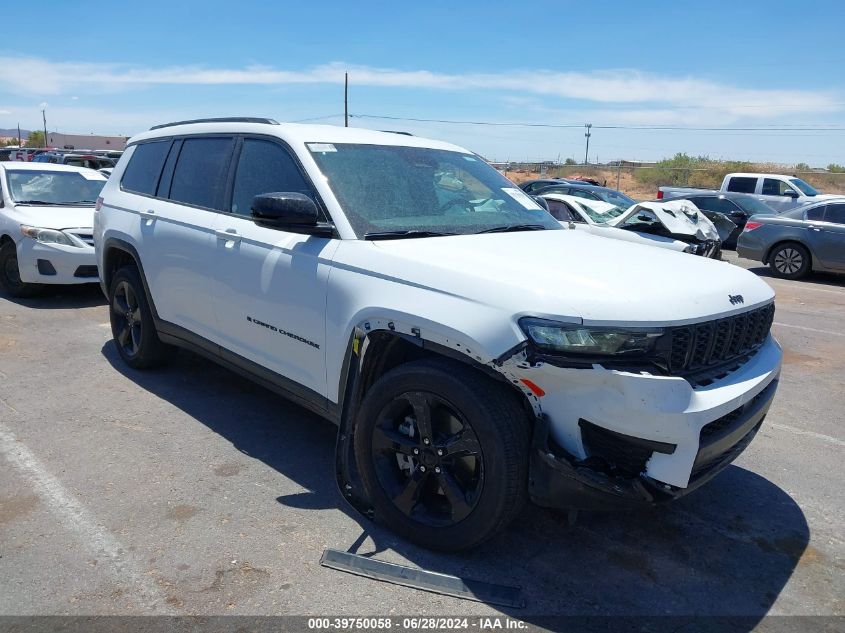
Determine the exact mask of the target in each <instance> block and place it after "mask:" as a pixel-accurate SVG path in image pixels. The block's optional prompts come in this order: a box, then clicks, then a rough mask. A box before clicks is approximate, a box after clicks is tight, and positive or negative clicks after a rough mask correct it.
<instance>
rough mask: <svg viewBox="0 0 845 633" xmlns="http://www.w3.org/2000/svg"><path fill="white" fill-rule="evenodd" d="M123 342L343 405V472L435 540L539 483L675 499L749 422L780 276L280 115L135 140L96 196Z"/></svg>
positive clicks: (762, 379) (431, 148)
mask: <svg viewBox="0 0 845 633" xmlns="http://www.w3.org/2000/svg"><path fill="white" fill-rule="evenodd" d="M94 226H95V234H94V239H95V243H96V249H97V256H98V262H99V266H100V271H101V283H102V286H103V289H104V291H105V292H106V293H107V295H108V299H109V305H110V313H111V324H112V331H113V334H114V338H115V341H116V345H117V349H118V350H119V352H120V355H121V356H122V358H123V359H124V360H125V362H126V363H127V364H129V365H131V366H132V367H136V368H146V367H152V366H154V365H156V364H158V363H160V362H162V361H163V360H164V359H165V358H166V357H167V353H168V351H169V350H170V349H172V346H179V347H185V348H188V349H191V350H194V351H196V352H198V353H200V354H203V355H205V356H207V357H209V358H212V359H214V360H215V361H217V362H219V363H222V364H223V365H225V366H227V367H229V368H231V369H233V370H236V371H238V372H241V373H244V374H246V375H248V376H251V377H252V378H254V379H255V380H257V381H258V382H260V383H261V384H263V385H266V386H267V387H270V388H272V389H275V390H277V391H279V392H281V393H283V394H285V395H286V396H287V397H289V398H291V399H292V400H294V401H295V402H297V403H299V404H301V405H304V406H306V407H308V408H309V409H311V410H312V411H314V412H316V413H318V414H319V415H321V416H324V417H326V418H328V419H330V420H332V421H334V422H335V423H337V424H338V425H339V426H340V432H339V436H338V438H339V439H338V449H337V450H338V452H337V464H338V478H339V482H340V484H341V490H342V492H343V494H344V495H345V496H346V497H347V498H348V499H349V500H350V501H351V502H352V503H353V504H354V505H356V507H358V508H359V509H363V510H370V511H372V513H373V514H374V515H375V516H376V517H377V518H379V519H380V520H382V521H383V522H385V523H386V524H388V525H389V526H390V527H392V528H393V529H394V530H395V531H397V532H399V533H400V534H402V535H404V536H405V537H407V538H409V539H411V540H414V541H416V542H418V543H421V544H423V545H425V546H428V547H434V548H442V549H461V548H466V547H471V546H474V545H476V544H478V543H480V542H481V541H483V540H484V539H486V538H488V537H490V536H491V535H493V534H494V533H495V532H497V531H498V530H500V529H502V528H503V527H504V526H505V525H507V523H508V522H509V521H510V520H511V519H512V518H513V517H514V516H515V515H516V514H517V513H518V512H519V510H520V507H521V505H522V502H523V501H524V500H526V499H527V498H530V499H531V500H533V501H534V502H535V503H538V504H540V505H543V506H547V507H559V508H576V509H577V508H587V509H591V508H606V507H619V506H626V505H642V504H650V503H656V502H660V501H665V500H670V499H673V498H676V497H678V496H681V495H683V494H685V493H687V492H689V491H690V490H692V489H694V488H695V487H697V486H699V485H701V484H702V483H704V482H705V481H707V480H708V479H710V478H711V477H713V476H714V475H715V474H716V473H717V472H719V471H720V470H721V469H722V468H724V467H725V466H726V465H727V464H728V463H729V462H731V461H732V460H733V459H734V458H735V457H736V456H737V455H738V454H739V453H740V452H741V451H742V450H743V449H744V448H745V446H746V445H747V444H748V443H749V442H750V441H751V439H752V438H753V436H754V435H755V433H756V432H757V430H758V428H759V427H760V425H761V424H762V422H763V418H764V416H765V415H766V412H767V411H768V408H769V405H770V403H771V401H772V397H773V395H774V392H775V389H776V386H777V381H778V375H779V371H780V363H781V350H780V347H779V346H778V344H777V342H776V341H775V340H774V338H772V336H771V335H770V333H769V329H770V327H771V323H772V318H773V315H774V303H773V299H774V296H773V292H772V290H771V289H770V288H769V286H767V285H766V284H765V283H763V282H762V281H761V280H759V279H758V278H757V277H755V276H754V275H753V274H751V273H749V272H747V271H745V270H743V269H741V268H738V267H734V266H730V265H727V264H724V263H721V262H715V261H711V260H707V259H704V258H699V257H689V256H688V255H684V254H680V253H675V252H671V251H667V250H663V249H655V248H649V247H647V246H642V245H638V244H630V243H626V242H620V241H615V240H607V239H603V238H600V237H596V236H592V235H589V234H586V233H584V232H581V231H573V230H568V229H566V228H565V227H563V226H561V224H560V223H559V222H557V221H556V220H555V219H554V218H553V217H552V216H551V215H549V214H548V212H546V211H545V210H543V209H542V208H541V207H540V206H539V205H538V204H536V203H535V201H534V200H533V199H532V198H530V197H529V196H527V195H526V194H524V193H523V192H522V191H520V190H519V189H518V188H517V187H516V186H514V185H513V184H512V183H511V182H509V181H508V180H506V179H505V178H504V177H502V176H501V175H500V174H499V173H498V172H496V170H495V169H493V168H492V167H490V166H489V165H488V164H486V163H485V162H484V161H483V160H482V159H481V158H479V157H478V156H477V155H475V154H473V153H472V152H469V151H467V150H465V149H462V148H460V147H456V146H454V145H449V144H447V143H441V142H437V141H431V140H426V139H422V138H416V137H413V136H407V135H401V134H395V133H389V132H374V131H369V130H362V129H353V128H338V127H330V126H312V125H293V124H278V123H276V122H275V121H272V120H269V119H222V120H221V119H215V120H202V121H190V122H183V123H175V124H169V125H163V126H158V127H156V128H153V129H152V130H151V131H149V132H146V133H143V134H140V135H138V136H136V137H134V138H132V139H131V140H130V142H129V145H128V147H127V150H126V153H125V154H124V155H123V157H122V158H121V159H120V162H119V163H118V165H117V166H116V168H115V170H114V173H113V174H112V177H111V178H110V179H109V181H108V184H107V185H106V187H105V188H104V189H103V192H102V198H101V200H100V201H99V203H98V211H97V213H96V217H95V222H94Z"/></svg>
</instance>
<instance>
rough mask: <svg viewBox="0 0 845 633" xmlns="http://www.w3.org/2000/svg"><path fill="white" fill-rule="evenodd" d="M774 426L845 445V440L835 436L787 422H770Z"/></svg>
mask: <svg viewBox="0 0 845 633" xmlns="http://www.w3.org/2000/svg"><path fill="white" fill-rule="evenodd" d="M769 426H771V427H772V428H775V429H781V430H782V431H790V432H791V433H795V434H796V435H805V436H806V437H812V438H815V439H817V440H821V441H822V442H828V443H830V444H836V445H837V446H845V440H840V439H837V438H835V437H831V436H830V435H825V434H824V433H815V432H814V431H805V430H804V429H796V428H795V427H794V426H788V425H786V424H778V423H776V422H772V423H771V424H769Z"/></svg>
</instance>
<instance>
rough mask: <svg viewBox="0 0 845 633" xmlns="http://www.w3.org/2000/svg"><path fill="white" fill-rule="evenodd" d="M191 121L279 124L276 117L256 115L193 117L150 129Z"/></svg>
mask: <svg viewBox="0 0 845 633" xmlns="http://www.w3.org/2000/svg"><path fill="white" fill-rule="evenodd" d="M189 123H269V124H270V125H279V122H278V121H276V120H274V119H264V118H261V117H254V116H227V117H218V118H213V119H191V120H189V121H174V122H173V123H162V124H161V125H154V126H152V127H151V128H150V130H151V131H152V130H160V129H161V128H163V127H173V126H174V125H188V124H189Z"/></svg>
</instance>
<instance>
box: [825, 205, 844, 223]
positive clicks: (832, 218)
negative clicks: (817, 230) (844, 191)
mask: <svg viewBox="0 0 845 633" xmlns="http://www.w3.org/2000/svg"><path fill="white" fill-rule="evenodd" d="M824 219H825V222H834V223H835V224H845V204H829V205H827V210H826V211H825V212H824Z"/></svg>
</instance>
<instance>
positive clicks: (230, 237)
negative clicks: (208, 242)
mask: <svg viewBox="0 0 845 633" xmlns="http://www.w3.org/2000/svg"><path fill="white" fill-rule="evenodd" d="M214 234H215V235H216V236H217V239H218V240H225V241H227V242H240V241H241V236H240V235H239V234H238V232H237V231H236V230H235V229H226V230H225V231H214Z"/></svg>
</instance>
